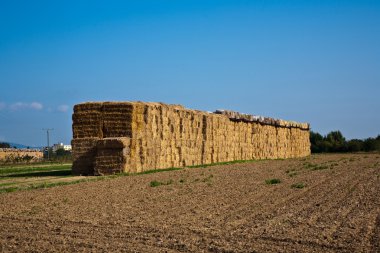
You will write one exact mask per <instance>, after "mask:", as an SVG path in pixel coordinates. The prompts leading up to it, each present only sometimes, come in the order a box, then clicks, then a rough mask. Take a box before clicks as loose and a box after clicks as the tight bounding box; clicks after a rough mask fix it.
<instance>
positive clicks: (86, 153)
mask: <svg viewBox="0 0 380 253" xmlns="http://www.w3.org/2000/svg"><path fill="white" fill-rule="evenodd" d="M98 140H99V138H79V139H73V140H72V141H71V145H72V155H73V165H72V172H73V174H74V175H93V174H94V165H95V164H94V162H95V159H94V158H95V156H96V150H97V149H96V145H97V142H98Z"/></svg>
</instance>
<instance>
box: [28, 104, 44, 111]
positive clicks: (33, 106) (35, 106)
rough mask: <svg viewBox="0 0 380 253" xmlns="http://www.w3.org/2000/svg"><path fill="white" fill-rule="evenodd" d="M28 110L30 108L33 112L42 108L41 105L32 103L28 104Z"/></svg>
mask: <svg viewBox="0 0 380 253" xmlns="http://www.w3.org/2000/svg"><path fill="white" fill-rule="evenodd" d="M30 108H32V109H34V110H42V108H44V107H43V105H42V104H41V103H38V102H33V103H31V104H30Z"/></svg>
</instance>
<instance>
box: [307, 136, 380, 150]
mask: <svg viewBox="0 0 380 253" xmlns="http://www.w3.org/2000/svg"><path fill="white" fill-rule="evenodd" d="M310 143H311V152H312V153H328V152H338V153H341V152H371V151H380V135H378V136H377V137H376V138H367V139H364V140H359V139H352V140H348V141H347V140H346V138H345V137H344V136H343V134H342V133H341V132H340V131H332V132H330V133H328V134H327V135H325V136H322V135H321V134H319V133H317V132H313V131H311V132H310Z"/></svg>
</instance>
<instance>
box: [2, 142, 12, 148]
mask: <svg viewBox="0 0 380 253" xmlns="http://www.w3.org/2000/svg"><path fill="white" fill-rule="evenodd" d="M10 147H11V145H10V144H9V143H7V142H0V148H10Z"/></svg>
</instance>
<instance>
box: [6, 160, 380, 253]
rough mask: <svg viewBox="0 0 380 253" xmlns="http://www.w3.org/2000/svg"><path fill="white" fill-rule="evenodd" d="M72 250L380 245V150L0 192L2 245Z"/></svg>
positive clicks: (356, 248)
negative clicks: (277, 181) (379, 151)
mask: <svg viewBox="0 0 380 253" xmlns="http://www.w3.org/2000/svg"><path fill="white" fill-rule="evenodd" d="M270 179H279V180H280V183H277V184H272V183H270ZM266 180H267V183H266ZM275 181H276V180H272V182H275ZM73 251H81V252H94V251H95V252H373V253H375V252H380V154H339V155H338V154H332V155H313V156H311V157H309V158H302V159H289V160H271V161H270V160H266V161H257V162H250V163H242V164H234V165H218V166H211V167H207V168H186V169H183V170H179V171H166V172H160V173H154V174H146V175H136V176H125V177H118V178H113V179H106V180H102V181H94V182H85V183H79V184H74V185H65V186H58V187H53V188H48V189H36V190H28V191H17V192H10V193H1V194H0V252H73Z"/></svg>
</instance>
